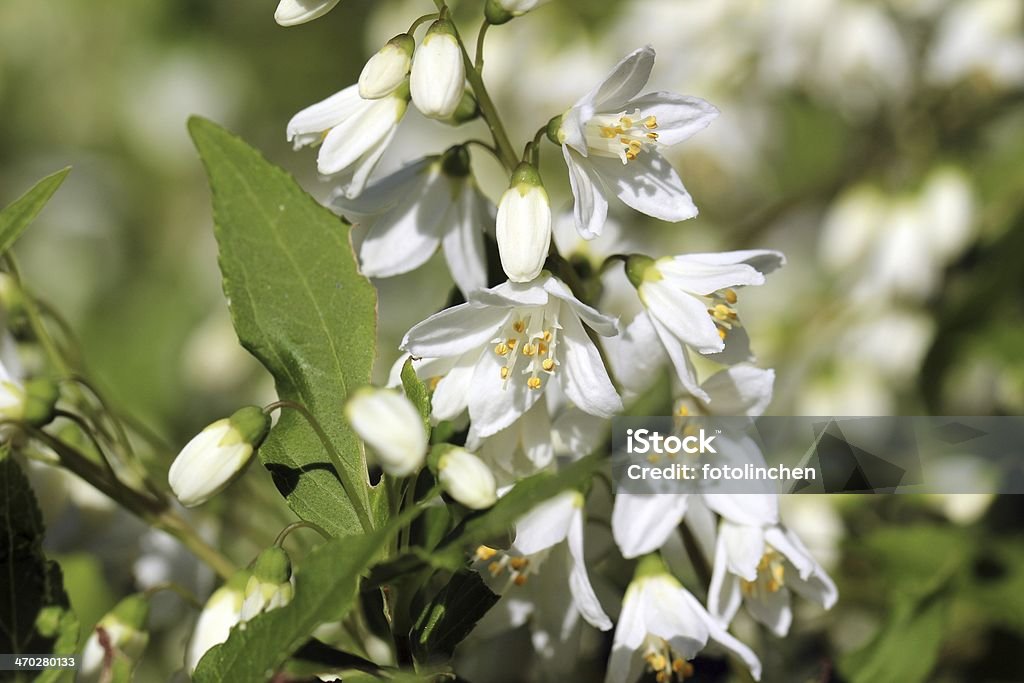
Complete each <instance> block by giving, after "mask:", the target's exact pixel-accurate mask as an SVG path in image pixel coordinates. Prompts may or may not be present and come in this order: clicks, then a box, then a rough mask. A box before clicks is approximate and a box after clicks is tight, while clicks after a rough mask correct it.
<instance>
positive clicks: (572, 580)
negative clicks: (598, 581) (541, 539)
mask: <svg viewBox="0 0 1024 683" xmlns="http://www.w3.org/2000/svg"><path fill="white" fill-rule="evenodd" d="M580 502H581V503H582V501H580ZM567 540H568V542H569V543H568V545H569V554H570V556H571V557H572V570H571V572H570V574H569V590H570V591H572V595H573V598H574V601H575V603H576V609H578V610H579V611H580V614H582V615H583V618H584V619H586V620H587V623H588V624H590V625H591V626H593V627H594V628H597V629H600V630H602V631H608V630H610V629H611V627H612V621H611V619H609V618H608V615H607V614H605V612H604V608H602V607H601V602H600V600H598V599H597V595H596V594H595V593H594V587H593V586H591V585H590V577H589V576H588V575H587V559H586V557H585V556H584V554H583V510H582V507H577V508H576V514H575V515H573V518H572V520H571V521H570V523H569V535H568V538H567Z"/></svg>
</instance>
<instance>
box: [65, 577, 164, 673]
mask: <svg viewBox="0 0 1024 683" xmlns="http://www.w3.org/2000/svg"><path fill="white" fill-rule="evenodd" d="M148 616H149V601H148V600H147V599H146V597H145V596H144V595H142V594H141V593H135V594H133V595H129V596H128V597H126V598H124V599H123V600H121V602H119V603H117V605H116V606H115V607H114V609H113V610H111V611H110V612H108V613H107V614H105V615H104V616H103V618H102V619H100V621H99V623H98V624H96V628H94V629H93V631H92V633H91V634H90V635H89V640H88V641H86V643H85V647H84V648H83V649H82V660H81V665H80V668H79V670H78V678H77V680H78V681H82V682H83V683H98V682H99V681H108V680H111V678H110V676H111V672H112V671H114V670H121V671H123V669H122V668H121V667H125V668H127V670H128V672H131V670H132V669H134V668H135V664H136V663H138V661H139V658H140V657H141V656H142V652H143V650H145V649H146V644H147V643H148V642H149V634H148V633H147V632H146V629H145V624H146V619H147V618H148ZM121 662H123V664H122V663H121Z"/></svg>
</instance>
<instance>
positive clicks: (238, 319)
mask: <svg viewBox="0 0 1024 683" xmlns="http://www.w3.org/2000/svg"><path fill="white" fill-rule="evenodd" d="M189 131H190V132H191V134H192V139H193V140H194V141H195V144H196V147H197V148H198V149H199V153H200V155H201V156H202V158H203V163H204V164H205V166H206V170H207V173H208V175H209V177H210V186H211V188H212V191H213V207H214V224H215V233H216V236H217V243H218V246H219V248H220V267H221V272H222V274H223V277H224V293H225V294H226V296H227V299H228V302H229V306H230V308H231V317H232V320H233V321H234V325H235V330H236V331H237V333H238V338H239V339H240V340H241V342H242V345H243V346H245V348H246V349H248V350H249V351H250V352H251V353H252V354H253V355H254V356H255V357H256V358H257V359H258V360H259V361H260V362H261V363H262V364H263V365H264V366H265V367H266V368H267V370H269V371H270V373H271V374H272V375H273V376H274V379H275V381H276V383H277V391H278V394H279V395H280V396H281V398H283V399H288V400H293V401H297V402H300V403H302V404H303V405H305V406H306V407H307V408H308V409H309V410H310V411H311V412H312V413H313V415H314V416H315V417H316V418H317V420H319V422H320V424H321V425H322V426H323V428H324V430H325V431H326V432H327V436H328V437H329V438H330V440H331V442H332V443H333V444H334V445H335V447H336V448H337V450H338V451H339V452H340V454H341V456H342V459H343V460H344V469H345V470H346V472H344V473H342V474H343V475H344V477H345V479H344V480H346V481H350V482H352V483H353V486H352V487H353V488H355V489H356V490H355V491H349V492H348V493H349V494H350V495H354V496H358V498H359V500H361V501H362V506H363V508H364V509H368V508H369V507H370V504H369V499H370V497H371V493H372V491H373V490H372V489H371V487H370V485H369V483H368V479H367V473H366V461H365V456H364V453H363V448H362V444H361V443H360V441H359V440H358V439H357V438H356V436H355V434H354V433H353V432H352V430H351V429H350V428H349V426H348V425H347V424H346V422H345V420H344V419H343V417H342V407H343V405H344V403H345V398H346V396H348V394H349V392H350V391H351V390H354V389H355V388H357V387H359V386H361V385H364V384H367V383H368V382H369V380H370V370H371V366H372V364H373V359H374V348H375V343H376V342H375V339H376V315H377V314H376V305H377V300H376V293H375V292H374V289H373V286H372V285H371V284H370V282H369V281H368V280H367V279H366V278H364V277H363V276H362V275H360V274H359V272H358V270H357V268H356V261H355V257H354V255H353V253H352V247H351V244H350V243H349V227H348V226H347V225H346V224H344V223H343V222H342V221H341V220H339V219H338V218H337V217H336V216H334V214H332V213H331V212H330V211H328V210H327V209H325V208H323V207H322V206H320V205H319V204H317V203H316V201H315V200H314V199H313V198H312V197H310V196H309V195H308V194H306V193H305V192H303V190H302V189H301V188H300V187H299V186H298V184H297V183H296V182H295V180H294V179H293V178H292V177H291V176H289V175H288V174H287V173H285V172H284V171H283V170H281V169H280V168H277V167H276V166H274V165H272V164H270V163H269V162H267V161H266V160H265V159H264V158H263V157H262V156H261V155H260V154H259V152H257V151H256V150H254V149H253V148H252V147H250V146H249V145H247V144H246V143H245V142H243V141H242V140H241V139H239V138H238V137H236V136H234V135H232V134H230V133H228V132H227V131H225V130H224V129H223V128H221V127H219V126H217V125H216V124H214V123H211V122H210V121H206V120H204V119H199V118H193V119H191V120H190V121H189ZM259 452H260V459H261V460H262V462H263V464H264V466H266V467H267V469H268V470H270V472H271V473H272V474H273V476H274V480H275V482H276V484H277V486H278V488H279V489H280V490H281V492H282V493H283V494H284V495H285V496H286V498H287V499H288V504H289V505H290V506H291V508H292V509H293V510H294V511H295V513H296V514H298V515H299V516H300V517H301V518H303V519H306V520H309V521H311V522H315V523H316V524H319V525H320V526H321V527H323V528H324V529H326V530H327V531H328V532H330V533H331V534H333V535H336V536H341V535H346V534H351V533H354V532H357V531H358V530H359V529H360V526H359V523H358V518H357V517H356V514H355V511H354V508H353V505H352V502H351V501H350V500H349V499H348V495H346V492H345V490H344V487H343V486H342V485H341V483H340V481H339V480H338V478H337V477H336V475H335V473H334V468H333V466H332V465H331V464H330V458H329V457H328V454H327V453H326V451H325V450H324V448H323V446H322V445H321V443H320V442H319V441H318V439H317V438H316V435H315V434H314V432H313V431H312V430H311V429H310V427H309V426H308V425H307V424H306V423H305V422H304V421H303V419H302V417H300V416H299V415H298V414H296V412H295V411H294V410H289V409H285V410H283V411H282V414H281V419H280V420H279V422H278V424H277V426H276V427H275V428H274V429H273V431H271V433H270V437H269V438H268V439H267V441H266V443H265V444H264V445H263V446H262V447H261V448H260V451H259Z"/></svg>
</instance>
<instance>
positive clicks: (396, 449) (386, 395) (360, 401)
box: [345, 387, 427, 477]
mask: <svg viewBox="0 0 1024 683" xmlns="http://www.w3.org/2000/svg"><path fill="white" fill-rule="evenodd" d="M345 417H346V418H347V419H348V421H349V424H351V425H352V429H354V430H355V431H356V434H358V435H359V438H361V439H362V440H363V441H365V442H366V443H367V444H368V445H369V446H370V447H371V448H373V451H374V453H376V455H377V461H378V463H379V464H380V466H381V467H382V468H383V470H384V471H385V472H386V473H387V474H390V475H392V476H395V477H406V476H408V475H410V474H412V473H413V472H415V471H416V470H418V469H419V468H420V466H421V465H423V461H424V460H425V459H426V455H427V430H426V427H424V426H423V418H422V417H421V416H420V413H419V411H418V410H417V409H416V406H414V405H413V404H412V402H411V401H410V400H409V399H407V398H406V397H405V396H403V395H402V394H400V393H398V392H397V391H395V390H394V389H377V388H375V387H363V388H362V389H359V390H358V391H356V392H355V393H354V394H352V397H351V398H350V399H349V400H348V403H346V404H345Z"/></svg>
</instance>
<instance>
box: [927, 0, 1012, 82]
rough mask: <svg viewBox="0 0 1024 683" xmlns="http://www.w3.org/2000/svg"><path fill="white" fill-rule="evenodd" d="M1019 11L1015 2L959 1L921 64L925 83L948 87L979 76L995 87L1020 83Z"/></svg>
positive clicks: (1010, 0) (945, 18) (994, 0)
mask: <svg viewBox="0 0 1024 683" xmlns="http://www.w3.org/2000/svg"><path fill="white" fill-rule="evenodd" d="M1022 28H1024V6H1022V5H1021V3H1020V2H1019V1H1018V0H965V1H963V2H956V3H950V5H949V9H947V10H946V12H945V13H944V14H943V17H942V21H941V22H940V23H939V26H938V30H937V31H936V36H935V39H934V40H933V41H932V45H931V49H930V51H929V54H928V59H927V64H926V74H927V76H928V80H929V81H930V82H932V83H937V84H939V85H951V84H955V83H956V82H957V81H960V80H963V79H966V78H968V77H970V76H981V77H984V78H985V79H986V80H987V81H989V82H990V83H992V84H993V85H996V86H998V87H1003V88H1005V87H1014V86H1020V85H1021V84H1024V37H1022V34H1021V30H1022Z"/></svg>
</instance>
